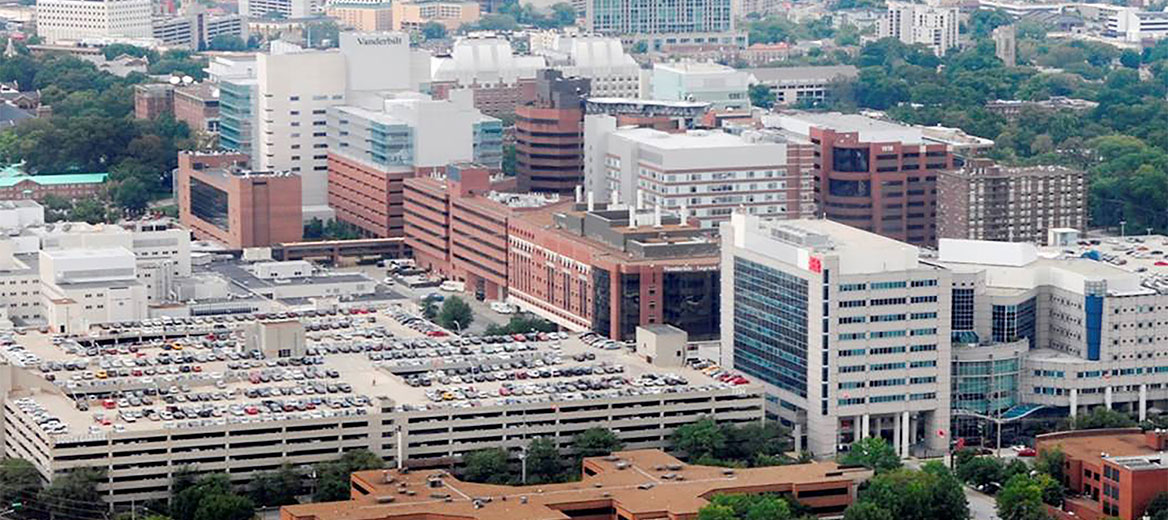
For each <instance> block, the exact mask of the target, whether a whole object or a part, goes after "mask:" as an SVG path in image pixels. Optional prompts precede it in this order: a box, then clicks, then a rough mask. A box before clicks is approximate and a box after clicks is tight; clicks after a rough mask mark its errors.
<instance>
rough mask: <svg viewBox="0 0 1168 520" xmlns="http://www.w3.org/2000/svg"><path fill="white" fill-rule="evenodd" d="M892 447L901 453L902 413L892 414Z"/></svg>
mask: <svg viewBox="0 0 1168 520" xmlns="http://www.w3.org/2000/svg"><path fill="white" fill-rule="evenodd" d="M892 449H894V450H896V452H897V453H900V414H896V415H893V416H892Z"/></svg>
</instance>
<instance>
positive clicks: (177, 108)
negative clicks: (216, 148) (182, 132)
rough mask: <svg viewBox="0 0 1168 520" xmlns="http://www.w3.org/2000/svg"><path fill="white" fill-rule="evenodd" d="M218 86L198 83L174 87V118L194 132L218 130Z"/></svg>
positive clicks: (215, 131)
mask: <svg viewBox="0 0 1168 520" xmlns="http://www.w3.org/2000/svg"><path fill="white" fill-rule="evenodd" d="M219 92H220V90H219V87H218V86H217V85H213V84H210V83H199V84H197V85H189V86H185V87H177V88H175V89H174V119H175V120H176V121H182V122H184V123H186V124H187V126H188V127H190V129H191V130H194V131H196V132H203V133H207V134H214V133H217V132H218V131H219Z"/></svg>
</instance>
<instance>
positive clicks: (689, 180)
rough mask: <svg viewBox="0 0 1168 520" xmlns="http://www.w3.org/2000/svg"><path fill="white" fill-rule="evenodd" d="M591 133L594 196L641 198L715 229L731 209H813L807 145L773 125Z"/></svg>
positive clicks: (795, 212)
mask: <svg viewBox="0 0 1168 520" xmlns="http://www.w3.org/2000/svg"><path fill="white" fill-rule="evenodd" d="M609 120H610V122H611V123H612V124H611V128H613V130H611V131H610V132H607V133H600V132H597V133H595V134H593V133H590V134H589V139H592V138H593V136H594V135H595V136H596V137H595V138H596V140H598V141H599V142H598V143H597V144H595V145H592V144H589V146H588V149H587V150H586V153H587V154H588V155H589V156H590V157H589V158H588V159H587V160H586V162H587V164H589V165H590V166H595V165H597V164H599V161H602V162H603V167H598V168H590V169H589V170H588V171H587V175H591V176H597V175H599V176H602V177H603V179H604V181H603V182H601V183H598V182H596V181H593V180H588V181H586V185H588V186H590V187H595V186H597V185H598V184H601V185H602V189H601V190H600V193H597V196H598V197H599V199H600V200H606V199H613V198H615V200H619V201H623V202H626V203H633V202H634V201H636V200H640V199H642V198H643V200H644V202H645V203H647V204H650V205H661V206H662V208H664V209H665V210H666V211H670V212H678V211H682V212H688V213H689V214H690V215H692V216H693V218H694V220H695V221H697V222H698V223H700V225H701V226H702V227H706V228H715V227H717V224H718V222H720V221H724V220H726V219H728V218H729V217H730V213H731V212H733V211H734V209H735V208H739V207H744V208H746V211H748V212H749V213H751V214H755V215H760V216H763V217H767V218H800V217H810V216H813V215H814V214H815V191H814V188H815V186H814V182H815V178H814V175H815V169H814V166H813V161H812V157H811V154H812V148H811V147H810V146H807V145H802V144H798V143H791V142H788V141H786V140H785V139H784V138H783V137H782V136H781V135H778V134H776V133H772V132H756V131H749V132H744V133H742V134H741V135H734V134H729V133H725V132H722V131H720V130H690V131H688V132H663V131H661V130H656V129H652V128H619V129H618V128H615V120H614V119H612V118H610V119H609Z"/></svg>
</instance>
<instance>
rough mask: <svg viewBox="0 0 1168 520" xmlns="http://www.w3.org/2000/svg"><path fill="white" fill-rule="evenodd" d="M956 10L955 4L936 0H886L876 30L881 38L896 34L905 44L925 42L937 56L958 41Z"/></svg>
mask: <svg viewBox="0 0 1168 520" xmlns="http://www.w3.org/2000/svg"><path fill="white" fill-rule="evenodd" d="M957 12H958V8H957V6H956V5H953V4H945V3H941V2H937V1H931V2H929V3H928V4H914V3H908V2H889V3H888V10H887V11H886V12H885V13H884V18H882V19H881V20H880V23H879V25H878V33H879V36H880V37H881V38H896V39H898V40H900V41H902V42H904V43H907V44H909V45H912V44H916V43H921V44H924V45H927V46H928V47H929V48H930V49H932V50H933V53H935V54H936V55H937V56H944V55H945V53H946V52H948V51H949V49H952V48H953V47H956V46H957V45H958V43H959V41H958V36H957V35H958V27H959V25H960V22H959V21H958V19H957Z"/></svg>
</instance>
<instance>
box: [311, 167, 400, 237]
mask: <svg viewBox="0 0 1168 520" xmlns="http://www.w3.org/2000/svg"><path fill="white" fill-rule="evenodd" d="M328 176H329V179H328V204H329V206H330V207H332V208H333V209H334V210H335V211H336V215H337V219H338V220H340V221H342V222H346V223H348V224H352V225H353V226H356V227H357V228H359V229H361V231H362V232H363V233H364V234H365V235H366V236H369V237H375V238H391V237H400V236H404V235H405V230H404V227H403V226H404V222H403V218H402V211H403V210H402V200H403V197H402V181H403V180H405V179H407V178H410V177H413V176H414V172H413V170H411V169H409V168H399V169H397V170H395V171H385V170H381V169H379V168H374V167H372V166H369V165H367V164H364V163H362V162H359V161H354V160H352V159H349V158H346V157H344V156H342V155H338V154H335V153H329V158H328Z"/></svg>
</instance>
